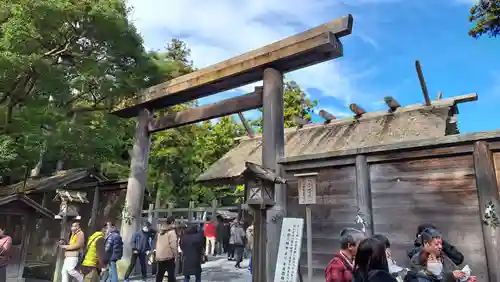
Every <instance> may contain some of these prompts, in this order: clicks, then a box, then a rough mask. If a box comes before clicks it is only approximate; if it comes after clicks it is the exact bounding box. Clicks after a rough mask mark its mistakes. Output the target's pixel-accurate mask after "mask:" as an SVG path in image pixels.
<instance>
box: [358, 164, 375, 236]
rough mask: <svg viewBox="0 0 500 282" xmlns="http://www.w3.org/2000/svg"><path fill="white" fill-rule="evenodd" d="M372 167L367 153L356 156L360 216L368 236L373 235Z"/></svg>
mask: <svg viewBox="0 0 500 282" xmlns="http://www.w3.org/2000/svg"><path fill="white" fill-rule="evenodd" d="M370 184H371V183H370V168H369V167H368V162H367V161H366V156H365V155H357V156H356V190H357V197H356V198H357V202H358V218H359V219H360V220H361V221H362V222H360V223H362V224H363V226H364V227H365V228H364V229H365V230H364V231H365V232H366V235H367V236H372V235H373V232H374V231H373V211H372V197H371V187H370V186H371V185H370Z"/></svg>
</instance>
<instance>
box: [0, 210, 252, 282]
mask: <svg viewBox="0 0 500 282" xmlns="http://www.w3.org/2000/svg"><path fill="white" fill-rule="evenodd" d="M245 229H246V230H245ZM70 230H71V234H70V235H69V236H68V238H63V239H60V240H59V241H58V247H59V248H60V249H62V250H63V254H64V260H63V263H62V268H61V273H60V274H61V281H62V282H69V280H70V278H71V279H74V280H76V281H77V282H83V281H86V282H98V281H101V282H107V281H109V282H118V270H117V262H118V261H119V260H120V259H122V256H123V248H124V242H123V240H122V237H121V235H120V233H119V232H118V229H117V227H116V225H115V224H114V223H113V222H106V223H105V224H104V225H102V226H98V228H97V230H95V232H94V233H93V234H92V235H90V237H88V238H87V237H86V236H85V234H84V231H83V230H82V228H81V226H80V221H78V220H75V221H72V222H71V225H70ZM4 231H5V230H4V229H2V228H0V282H4V281H6V278H7V273H6V269H7V264H8V262H9V259H10V257H11V254H10V253H11V252H10V251H11V247H12V238H11V237H9V236H7V235H6V234H5V233H4ZM252 238H253V226H249V227H247V226H245V224H244V223H243V222H241V221H240V220H239V219H235V218H222V216H220V215H219V216H217V217H216V218H215V219H214V220H212V219H211V218H210V217H208V218H207V219H206V222H205V223H204V224H184V223H180V222H178V221H176V220H175V218H174V217H168V218H167V220H166V222H164V223H161V224H159V225H158V226H157V227H153V226H152V225H151V223H150V222H145V223H144V224H143V225H142V228H141V230H139V231H137V232H135V233H134V234H133V235H132V238H131V242H130V246H129V247H130V248H131V249H132V255H131V259H130V264H129V265H128V268H127V270H126V272H125V275H124V281H125V282H128V281H129V279H130V276H131V274H132V272H133V271H134V269H135V266H136V264H137V262H138V263H139V265H140V269H141V276H142V279H143V280H144V281H145V280H146V278H147V264H148V262H149V263H150V264H152V274H153V275H155V276H156V281H157V282H161V281H163V279H164V277H165V275H166V276H167V281H168V282H174V281H177V280H176V274H182V275H184V277H185V278H184V280H185V281H186V282H188V281H190V279H191V278H194V279H195V281H197V282H199V281H201V273H202V268H201V265H202V264H203V263H204V262H206V261H207V260H208V258H209V257H213V256H218V255H227V259H228V260H234V261H235V267H238V268H240V267H241V262H242V261H243V258H244V257H245V256H251V246H252V244H251V242H252V240H253V239H252ZM176 265H180V267H179V269H178V270H180V271H178V272H179V273H176Z"/></svg>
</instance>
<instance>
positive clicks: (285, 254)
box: [259, 217, 304, 282]
mask: <svg viewBox="0 0 500 282" xmlns="http://www.w3.org/2000/svg"><path fill="white" fill-rule="evenodd" d="M303 232H304V219H302V218H293V217H285V218H283V224H282V226H281V235H280V244H279V247H278V258H277V260H276V270H275V271H274V280H272V281H274V282H297V280H299V281H300V279H301V277H300V270H299V259H300V252H301V248H302V234H303ZM259 282H260V281H259Z"/></svg>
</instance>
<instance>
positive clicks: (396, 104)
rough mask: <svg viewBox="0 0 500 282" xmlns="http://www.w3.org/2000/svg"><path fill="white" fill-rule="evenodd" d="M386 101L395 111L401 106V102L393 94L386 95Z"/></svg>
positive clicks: (391, 109)
mask: <svg viewBox="0 0 500 282" xmlns="http://www.w3.org/2000/svg"><path fill="white" fill-rule="evenodd" d="M384 102H385V104H386V105H387V106H388V107H389V109H390V111H391V112H394V111H395V110H397V109H398V108H399V107H401V104H399V102H398V101H397V100H396V99H394V98H393V97H391V96H385V97H384Z"/></svg>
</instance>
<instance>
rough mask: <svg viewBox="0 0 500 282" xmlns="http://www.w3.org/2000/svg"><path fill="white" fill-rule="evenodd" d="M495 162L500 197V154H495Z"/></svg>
mask: <svg viewBox="0 0 500 282" xmlns="http://www.w3.org/2000/svg"><path fill="white" fill-rule="evenodd" d="M493 161H494V162H495V172H496V175H497V183H498V195H499V196H500V152H494V153H493Z"/></svg>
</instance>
